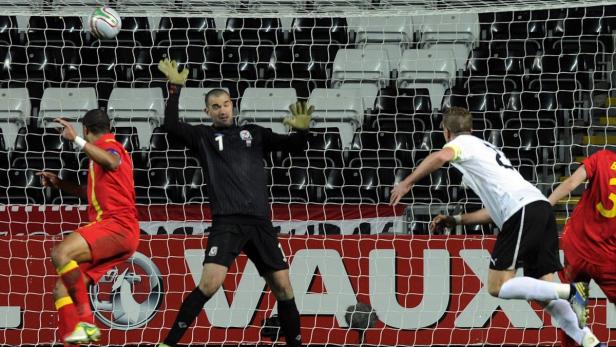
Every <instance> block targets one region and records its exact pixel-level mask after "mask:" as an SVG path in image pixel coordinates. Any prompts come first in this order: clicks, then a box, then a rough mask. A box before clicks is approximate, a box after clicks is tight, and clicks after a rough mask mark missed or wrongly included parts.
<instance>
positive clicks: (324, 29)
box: [291, 17, 349, 46]
mask: <svg viewBox="0 0 616 347" xmlns="http://www.w3.org/2000/svg"><path fill="white" fill-rule="evenodd" d="M291 26H292V30H291V43H292V44H294V45H296V44H320V45H334V46H343V45H346V44H347V43H348V41H349V36H348V32H347V27H348V24H347V20H346V19H345V18H339V17H336V18H327V17H325V18H295V19H293V23H292V24H291Z"/></svg>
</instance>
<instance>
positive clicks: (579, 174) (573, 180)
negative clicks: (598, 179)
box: [548, 165, 586, 206]
mask: <svg viewBox="0 0 616 347" xmlns="http://www.w3.org/2000/svg"><path fill="white" fill-rule="evenodd" d="M584 181H586V168H585V167H584V165H580V167H579V168H578V169H577V170H575V172H574V173H573V175H571V177H569V178H567V179H566V180H565V181H564V182H563V183H561V184H560V185H559V186H558V187H556V189H554V191H553V192H552V194H550V197H549V198H548V200H550V204H552V206H554V205H556V203H558V201H559V200H560V199H562V198H564V197H566V196H569V194H570V193H571V192H572V191H574V190H575V188H577V187H578V186H579V185H580V184H582V183H584Z"/></svg>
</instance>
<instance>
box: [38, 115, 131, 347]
mask: <svg viewBox="0 0 616 347" xmlns="http://www.w3.org/2000/svg"><path fill="white" fill-rule="evenodd" d="M56 121H57V122H58V123H60V124H61V125H62V126H63V127H64V129H63V131H62V136H63V137H64V138H65V139H67V140H69V141H73V142H74V143H75V144H76V145H77V146H78V147H80V148H81V149H82V150H83V151H84V152H85V154H86V155H87V156H88V157H89V158H90V164H89V170H88V184H87V187H80V186H78V185H77V184H75V183H72V182H68V181H63V180H61V179H60V178H59V177H58V176H56V175H55V174H54V173H51V172H45V171H43V172H40V173H39V175H40V176H41V180H42V182H43V185H45V186H52V187H55V188H58V189H62V190H64V191H67V192H69V193H71V194H74V195H78V196H82V197H85V196H87V198H88V205H89V206H88V216H89V218H90V223H89V224H86V225H84V226H82V227H80V228H78V229H77V230H75V232H73V233H71V234H69V235H68V236H66V237H65V238H64V239H63V240H62V242H60V243H59V244H58V245H56V246H55V247H54V248H53V250H52V252H51V260H52V262H53V264H54V266H55V267H56V269H57V271H58V274H59V275H60V279H59V280H58V282H57V283H56V287H55V289H54V300H55V304H56V308H57V309H58V316H59V321H60V326H59V331H60V336H61V338H63V339H64V342H65V343H66V344H69V345H70V344H82V343H84V344H85V343H90V342H95V341H98V340H99V339H100V330H99V329H98V327H96V325H94V316H93V315H92V311H91V309H90V302H89V300H88V293H87V289H86V288H87V286H88V285H89V284H93V283H96V282H97V281H98V280H99V279H100V278H101V277H102V276H103V275H104V274H105V273H106V272H107V271H108V270H109V269H111V268H113V267H114V266H116V265H118V264H120V263H122V262H124V261H125V260H126V259H128V258H129V257H130V256H131V255H132V254H133V253H134V252H135V250H136V249H137V246H138V244H139V223H138V220H137V209H136V207H135V184H134V181H133V163H132V160H131V157H130V155H129V154H128V152H127V151H126V149H124V147H123V146H122V144H120V143H119V142H117V141H116V140H115V136H114V135H113V134H112V133H110V129H111V124H110V121H109V117H108V116H107V114H106V113H105V112H104V111H101V110H91V111H88V112H87V113H86V114H85V115H84V117H83V119H82V124H83V134H84V137H85V139H83V138H81V137H80V136H77V133H76V132H75V129H74V128H73V126H72V125H71V124H70V123H68V122H66V121H65V120H62V119H56Z"/></svg>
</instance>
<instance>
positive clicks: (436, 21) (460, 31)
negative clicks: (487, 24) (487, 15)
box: [413, 13, 480, 69]
mask: <svg viewBox="0 0 616 347" xmlns="http://www.w3.org/2000/svg"><path fill="white" fill-rule="evenodd" d="M413 25H414V27H415V31H418V32H419V33H420V39H419V47H421V48H430V47H432V46H438V47H442V48H449V49H451V50H452V51H453V55H454V57H455V59H456V66H457V67H458V69H462V67H463V66H464V63H465V62H466V58H467V57H468V53H469V52H470V51H471V49H473V47H475V46H476V45H477V44H478V40H479V32H480V31H479V18H478V17H477V15H476V14H474V13H458V14H443V15H438V14H437V15H424V16H415V17H413Z"/></svg>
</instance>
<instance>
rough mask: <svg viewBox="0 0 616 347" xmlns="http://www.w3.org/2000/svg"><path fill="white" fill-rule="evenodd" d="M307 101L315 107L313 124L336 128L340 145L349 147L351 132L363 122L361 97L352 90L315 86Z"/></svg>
mask: <svg viewBox="0 0 616 347" xmlns="http://www.w3.org/2000/svg"><path fill="white" fill-rule="evenodd" d="M308 103H309V104H310V105H313V106H314V107H315V110H314V113H313V115H312V120H313V126H315V127H325V128H338V130H339V132H340V139H341V141H342V147H343V148H347V147H349V146H350V145H351V141H352V140H353V133H354V132H355V130H356V129H359V128H360V127H361V125H362V124H363V119H364V111H363V110H364V107H363V101H362V98H361V97H360V96H359V95H357V93H355V92H354V91H353V90H347V89H326V88H316V89H315V90H313V91H312V94H311V95H310V98H309V99H308Z"/></svg>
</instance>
